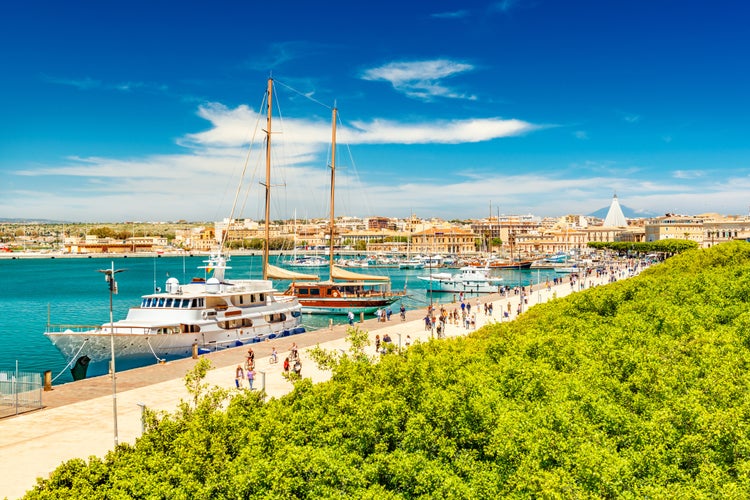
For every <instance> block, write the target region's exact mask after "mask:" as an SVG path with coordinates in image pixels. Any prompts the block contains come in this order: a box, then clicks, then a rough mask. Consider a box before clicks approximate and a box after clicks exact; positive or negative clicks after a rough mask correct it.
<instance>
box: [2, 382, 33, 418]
mask: <svg viewBox="0 0 750 500" xmlns="http://www.w3.org/2000/svg"><path fill="white" fill-rule="evenodd" d="M41 407H42V376H41V374H39V373H30V372H18V371H13V372H9V371H0V418H3V417H9V416H11V415H18V414H19V413H23V412H27V411H33V410H38V409H40V408H41Z"/></svg>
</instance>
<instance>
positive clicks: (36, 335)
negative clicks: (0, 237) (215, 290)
mask: <svg viewBox="0 0 750 500" xmlns="http://www.w3.org/2000/svg"><path fill="white" fill-rule="evenodd" d="M204 259H205V257H200V256H194V257H166V256H163V257H158V258H157V257H130V258H125V257H117V258H114V259H111V258H103V257H99V258H59V257H58V258H28V257H18V258H16V259H0V307H2V310H1V311H0V335H1V336H2V339H3V340H4V342H3V344H2V345H3V348H2V349H0V370H9V371H10V370H15V368H16V362H17V363H18V368H19V370H21V371H31V372H43V371H45V370H51V371H52V376H53V377H57V376H58V374H61V375H60V376H59V378H57V379H56V380H55V383H56V384H59V383H63V382H69V381H71V380H72V377H71V376H70V371H69V370H67V369H65V367H66V360H65V359H63V357H62V356H61V355H60V353H59V352H58V351H57V349H56V348H55V347H54V346H53V345H52V344H51V343H50V342H49V341H48V340H47V338H46V337H45V336H44V335H43V333H44V330H45V325H46V324H47V322H48V318H49V322H50V323H53V324H91V325H100V324H102V323H106V322H107V321H109V289H108V288H107V283H106V282H105V281H104V275H103V274H101V273H99V272H97V270H99V269H108V268H110V266H111V265H112V263H113V262H114V266H115V269H124V270H125V271H124V272H122V273H119V274H117V275H116V277H117V283H118V288H119V293H118V294H117V295H115V296H114V297H113V306H112V308H113V315H114V319H115V320H117V319H121V318H123V317H124V316H125V315H126V314H127V311H128V308H130V307H133V306H137V305H138V304H140V297H141V295H144V294H147V293H151V292H152V291H153V290H154V288H155V287H161V288H162V289H163V288H164V283H165V282H166V280H167V278H168V277H175V278H177V279H179V280H180V282H181V283H185V282H188V281H190V280H191V279H192V278H193V277H195V276H200V277H203V276H204V275H203V270H202V269H198V266H201V265H203V260H204ZM230 265H231V266H232V269H230V270H228V271H227V274H226V275H227V278H229V279H231V278H259V277H260V275H261V272H262V271H261V259H260V257H258V256H235V257H232V260H231V261H230ZM355 271H357V272H364V273H368V274H381V275H388V276H390V277H391V280H392V289H393V290H402V289H404V288H406V290H407V297H405V298H404V299H403V303H404V305H405V306H406V308H407V309H414V308H420V307H424V306H425V305H426V304H428V303H429V301H430V297H429V294H428V292H427V290H425V284H424V282H423V281H421V280H419V279H417V276H426V275H427V274H428V273H429V271H428V270H425V269H422V270H406V269H404V270H402V269H391V268H372V267H371V268H364V269H361V270H360V269H355ZM441 271H443V272H445V271H446V270H441ZM305 272H307V271H305ZM315 272H316V273H317V274H320V275H321V277H322V278H325V277H326V275H327V269H319V270H315ZM495 273H496V274H498V275H499V276H502V277H503V280H504V282H505V283H506V284H508V285H511V286H515V285H527V284H528V283H529V282H532V281H533V282H534V283H536V282H537V281H538V280H539V281H542V282H543V281H544V280H545V279H546V278H547V276H549V277H550V279H551V278H552V277H553V276H554V275H555V273H554V271H552V270H547V269H542V270H539V271H537V270H522V271H518V270H497V271H495ZM287 285H288V282H284V281H280V282H277V283H276V288H277V289H279V290H285V289H286V286H287ZM452 300H453V295H452V294H438V293H436V294H434V296H433V301H434V302H450V301H452ZM396 309H398V305H396V307H394V310H396ZM330 318H333V320H334V322H336V323H344V322H346V317H345V316H332V317H327V316H319V315H305V316H303V324H304V325H305V326H306V327H307V328H308V330H312V329H316V328H320V327H324V326H327V325H328V321H329V319H330ZM118 368H120V367H119V366H118Z"/></svg>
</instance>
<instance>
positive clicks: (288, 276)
mask: <svg viewBox="0 0 750 500" xmlns="http://www.w3.org/2000/svg"><path fill="white" fill-rule="evenodd" d="M268 277H269V278H270V279H276V280H304V281H317V280H319V279H320V277H319V276H316V275H314V274H303V273H297V272H294V271H290V270H289V269H284V268H282V267H277V266H273V265H271V264H268Z"/></svg>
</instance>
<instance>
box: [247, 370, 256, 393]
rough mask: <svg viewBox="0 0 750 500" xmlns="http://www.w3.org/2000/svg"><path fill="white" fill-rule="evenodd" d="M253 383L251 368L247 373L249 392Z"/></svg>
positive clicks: (253, 375)
mask: <svg viewBox="0 0 750 500" xmlns="http://www.w3.org/2000/svg"><path fill="white" fill-rule="evenodd" d="M254 381H255V369H253V368H251V369H249V370H248V371H247V386H248V387H250V390H251V391H252V390H254V389H253V382H254Z"/></svg>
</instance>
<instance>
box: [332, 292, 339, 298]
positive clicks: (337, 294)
mask: <svg viewBox="0 0 750 500" xmlns="http://www.w3.org/2000/svg"><path fill="white" fill-rule="evenodd" d="M331 295H332V296H333V297H338V296H339V295H340V294H339V291H338V290H334V291H332V292H331Z"/></svg>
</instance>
